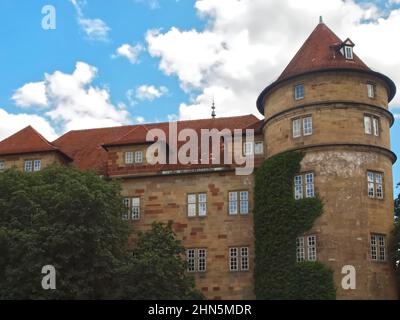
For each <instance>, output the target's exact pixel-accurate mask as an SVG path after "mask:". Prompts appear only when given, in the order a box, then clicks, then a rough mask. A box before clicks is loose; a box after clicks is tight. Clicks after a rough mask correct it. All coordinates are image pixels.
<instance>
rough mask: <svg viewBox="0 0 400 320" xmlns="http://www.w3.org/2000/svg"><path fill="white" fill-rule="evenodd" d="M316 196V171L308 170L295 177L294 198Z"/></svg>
mask: <svg viewBox="0 0 400 320" xmlns="http://www.w3.org/2000/svg"><path fill="white" fill-rule="evenodd" d="M304 197H305V198H315V175H314V172H306V173H303V174H299V175H296V176H295V177H294V199H295V200H300V199H303V198H304Z"/></svg>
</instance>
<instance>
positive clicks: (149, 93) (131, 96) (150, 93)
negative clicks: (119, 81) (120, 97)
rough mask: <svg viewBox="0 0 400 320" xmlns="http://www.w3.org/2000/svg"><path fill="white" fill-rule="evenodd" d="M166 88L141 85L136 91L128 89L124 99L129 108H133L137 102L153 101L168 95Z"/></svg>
mask: <svg viewBox="0 0 400 320" xmlns="http://www.w3.org/2000/svg"><path fill="white" fill-rule="evenodd" d="M168 92H169V91H168V88H167V87H164V86H160V87H158V88H157V87H155V86H153V85H145V84H144V85H141V86H139V87H137V88H136V89H129V90H128V91H127V92H126V98H127V99H128V101H129V104H130V105H131V106H135V105H137V104H138V102H139V101H154V100H155V99H158V98H161V97H162V96H164V95H166V94H168Z"/></svg>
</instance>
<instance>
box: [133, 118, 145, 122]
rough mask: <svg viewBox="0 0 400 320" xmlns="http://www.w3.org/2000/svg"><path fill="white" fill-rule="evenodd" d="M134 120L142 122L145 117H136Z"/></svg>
mask: <svg viewBox="0 0 400 320" xmlns="http://www.w3.org/2000/svg"><path fill="white" fill-rule="evenodd" d="M135 121H136V122H137V123H144V122H145V121H146V120H145V118H143V117H136V118H135Z"/></svg>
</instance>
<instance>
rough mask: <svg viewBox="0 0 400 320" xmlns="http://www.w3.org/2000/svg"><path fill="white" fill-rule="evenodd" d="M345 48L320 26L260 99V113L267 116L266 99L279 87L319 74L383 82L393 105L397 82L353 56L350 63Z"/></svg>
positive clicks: (328, 30) (333, 35)
mask: <svg viewBox="0 0 400 320" xmlns="http://www.w3.org/2000/svg"><path fill="white" fill-rule="evenodd" d="M347 40H349V39H347ZM347 40H346V41H347ZM342 44H343V41H342V40H340V38H339V37H338V36H337V35H336V34H335V33H334V32H333V31H332V30H331V29H329V28H328V27H327V26H326V25H325V24H324V23H320V24H318V25H317V27H316V28H315V29H314V31H313V32H312V33H311V35H310V36H309V37H308V39H307V40H306V41H305V43H304V44H303V46H302V47H301V48H300V50H299V51H298V52H297V53H296V55H295V56H294V58H293V59H292V61H290V63H289V64H288V65H287V67H286V68H285V70H284V71H283V72H282V74H281V75H280V76H279V78H278V79H277V80H276V81H275V82H273V83H272V84H270V85H269V86H267V87H266V88H265V89H264V90H263V91H262V92H261V94H260V95H259V97H258V99H257V109H258V110H259V111H260V113H261V114H262V115H263V114H264V101H265V97H266V96H267V95H268V94H269V93H270V92H271V90H272V89H274V88H275V87H276V86H278V85H279V84H281V83H282V82H285V81H287V80H290V79H293V78H295V77H297V76H300V75H305V74H311V73H317V72H329V71H335V72H348V71H350V70H351V71H353V72H358V73H363V74H368V75H372V76H375V77H377V78H380V79H381V80H382V81H384V82H385V83H386V84H387V87H388V98H389V99H388V100H389V102H390V101H391V100H392V99H393V98H394V96H395V94H396V85H395V84H394V82H393V81H392V80H391V79H390V78H388V77H387V76H385V75H383V74H381V73H379V72H376V71H373V70H371V69H370V68H369V67H368V66H367V65H366V64H365V63H364V62H363V61H362V60H361V59H360V58H359V57H358V56H357V55H356V54H355V53H353V59H351V60H350V59H346V58H345V57H344V56H343V54H342V53H341V52H340V48H341V46H342Z"/></svg>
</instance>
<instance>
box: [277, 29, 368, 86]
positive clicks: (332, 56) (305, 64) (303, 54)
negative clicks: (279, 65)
mask: <svg viewBox="0 0 400 320" xmlns="http://www.w3.org/2000/svg"><path fill="white" fill-rule="evenodd" d="M342 43H343V42H342V40H340V38H339V37H338V36H337V35H336V34H335V33H334V32H333V31H332V30H331V29H329V28H328V27H327V26H326V25H325V24H324V23H320V24H318V25H317V27H316V28H315V29H314V31H313V32H312V33H311V35H310V36H309V37H308V39H307V40H306V41H305V42H304V44H303V46H302V47H301V48H300V50H299V51H298V52H297V53H296V55H295V56H294V58H293V59H292V61H290V63H289V64H288V66H287V67H286V68H285V70H284V71H283V72H282V74H281V75H280V76H279V78H278V81H280V80H284V79H287V78H290V77H293V76H295V75H298V74H302V73H306V72H310V71H313V70H321V69H333V68H340V69H343V68H349V69H360V70H371V69H370V68H369V67H368V66H367V65H366V64H365V63H364V62H363V61H362V60H361V59H360V58H359V57H358V56H357V55H356V54H354V55H353V60H348V59H346V58H345V57H344V56H343V55H342V54H341V53H340V52H339V48H340V46H341V45H342Z"/></svg>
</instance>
